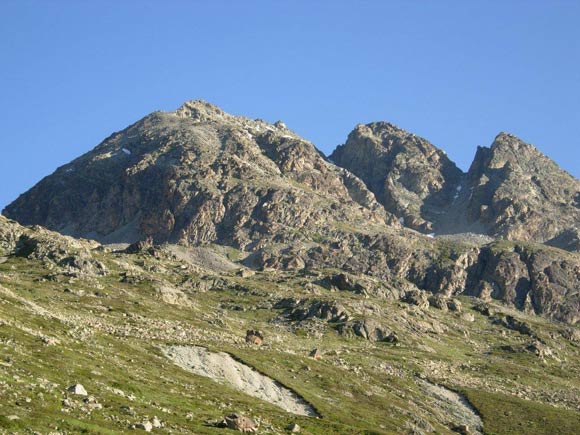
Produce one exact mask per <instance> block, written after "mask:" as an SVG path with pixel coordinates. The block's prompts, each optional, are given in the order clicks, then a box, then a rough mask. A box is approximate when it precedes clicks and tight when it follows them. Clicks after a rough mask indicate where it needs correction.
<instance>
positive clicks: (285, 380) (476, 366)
mask: <svg viewBox="0 0 580 435" xmlns="http://www.w3.org/2000/svg"><path fill="white" fill-rule="evenodd" d="M499 248H500V247H498V246H496V247H495V249H496V250H497V251H498V252H499V251H501V250H500V249H499ZM198 249H200V250H205V251H206V252H208V253H209V252H212V251H213V250H214V249H215V247H203V248H198ZM557 251H558V250H554V252H557ZM213 254H214V255H220V254H219V251H214V252H213ZM512 257H513V256H509V258H505V259H504V260H505V261H503V264H504V266H502V267H503V268H506V265H507V264H508V262H509V261H512ZM522 258H524V257H522ZM499 263H502V262H501V261H500V262H499ZM488 264H489V266H488V267H487V272H486V274H487V276H488V279H489V280H490V281H491V279H492V278H493V276H492V273H491V272H492V270H493V262H491V261H489V262H488ZM514 264H515V263H514ZM238 268H239V269H240V270H228V271H223V270H216V269H212V268H211V267H205V266H203V265H199V264H194V263H192V262H190V261H188V259H184V258H180V257H178V256H176V255H175V254H174V253H173V251H172V249H171V247H170V246H167V247H160V246H155V245H149V246H147V245H146V244H139V245H134V246H132V247H131V249H128V250H126V251H124V252H120V251H115V252H112V251H111V250H110V249H109V248H107V247H103V246H100V245H99V244H98V243H95V242H91V241H86V240H77V239H72V238H70V237H64V236H62V235H60V234H58V233H53V232H51V231H47V230H45V229H43V228H41V227H31V228H25V227H22V226H20V225H19V224H17V223H16V222H13V221H9V220H7V219H5V218H4V217H3V216H0V352H1V355H2V357H1V358H0V366H1V367H2V370H0V386H1V387H2V394H1V395H0V433H7V434H27V433H33V432H38V433H61V434H78V433H86V434H120V433H140V432H139V431H138V430H137V431H136V430H135V429H141V430H143V429H145V428H149V430H151V431H152V433H157V434H170V433H172V434H191V433H195V434H216V435H219V434H226V433H234V432H233V431H230V430H228V429H227V428H225V427H224V425H223V424H222V421H223V420H224V417H226V416H229V415H231V414H232V413H237V414H238V415H243V416H245V417H249V418H251V419H252V420H253V421H255V422H256V423H257V424H258V425H259V431H258V433H263V434H283V433H288V432H290V429H288V428H295V427H296V426H294V425H296V424H297V425H298V426H300V427H301V428H302V429H301V432H302V433H309V434H313V435H326V434H330V433H332V434H353V435H354V434H361V433H366V434H376V435H387V434H389V435H390V434H419V435H423V434H425V435H426V434H429V433H438V434H448V435H451V434H453V433H470V434H474V435H475V434H481V433H521V432H522V427H525V428H526V429H525V432H526V433H527V434H531V435H540V434H543V435H547V434H551V433H553V431H554V427H557V428H558V433H560V434H563V435H568V434H575V433H577V428H578V425H579V424H580V416H579V415H578V411H577V406H578V401H579V400H580V381H579V379H578V376H577V375H576V374H577V373H578V371H579V370H580V357H579V352H578V342H579V340H580V332H579V330H578V328H576V327H573V326H567V325H563V324H560V323H553V322H550V321H547V320H546V319H543V318H541V317H538V316H531V315H528V314H526V313H523V312H521V311H519V312H518V311H515V310H513V309H511V308H509V307H507V306H505V305H503V304H495V303H486V304H482V303H481V301H478V300H477V299H474V298H471V297H468V296H461V297H459V298H453V297H451V298H446V297H431V298H429V299H427V295H425V294H415V293H413V294H411V295H409V296H408V297H406V298H405V301H406V302H402V301H400V300H398V299H397V298H396V297H393V296H395V295H393V294H391V295H390V296H389V295H386V294H384V293H383V294H381V293H373V292H370V291H369V290H370V289H371V288H372V286H375V287H377V288H380V287H384V285H385V283H384V281H383V280H381V279H373V278H371V277H366V278H364V277H353V276H352V275H350V274H344V272H343V275H342V277H341V276H337V277H334V278H333V279H327V275H325V274H327V273H328V272H329V271H314V270H310V271H308V272H307V273H296V272H293V271H272V270H267V271H257V272H255V273H254V274H247V272H248V271H247V270H245V269H244V268H243V267H242V266H241V265H238ZM244 272H246V273H244ZM363 278H364V279H363ZM353 279H356V280H357V281H355V282H352V280H353ZM363 285H364V287H363ZM248 330H250V331H253V332H252V334H255V333H256V330H259V331H260V332H259V334H260V335H261V336H262V337H263V340H262V342H261V343H260V342H257V341H252V340H247V339H246V337H247V336H248V332H247V331H248ZM188 349H190V350H191V351H190V352H189V353H192V352H194V351H195V352H197V351H199V350H200V349H203V352H204V353H206V354H210V355H213V358H209V359H208V360H207V361H208V363H205V364H199V362H196V361H194V360H191V359H190V360H184V359H183V357H182V354H177V352H178V351H179V350H181V351H187V350H188ZM186 353H187V352H186ZM228 354H229V355H231V356H232V357H233V358H235V362H236V365H235V366H234V365H230V366H228V365H217V362H216V361H218V360H219V359H222V360H223V359H224V358H225V357H227V359H229V360H232V358H230V357H228V356H227V355H228ZM218 357H220V358H218ZM232 361H233V360H232ZM220 364H221V363H220ZM208 365H210V366H211V367H208ZM240 366H241V367H242V368H241V369H240ZM210 369H211V370H210ZM212 370H213V371H220V370H221V371H223V373H224V378H225V380H221V381H220V382H216V381H215V380H213V378H212V377H211V376H206V375H205V374H206V373H207V372H208V371H209V372H211V371H212ZM248 373H250V374H249V375H248ZM242 375H244V376H251V377H252V378H259V377H262V378H263V377H266V378H270V379H272V381H273V382H275V383H277V385H282V386H283V387H284V388H285V389H286V390H289V391H291V392H292V393H293V394H294V395H295V397H298V398H300V399H301V400H303V401H304V402H305V403H308V404H309V405H310V406H311V407H312V409H314V410H315V413H316V415H317V416H316V417H312V416H308V415H302V414H301V413H299V412H298V413H297V412H295V411H293V410H292V409H290V410H288V409H287V408H286V407H285V406H284V404H283V403H280V402H279V401H277V400H276V397H277V395H276V394H275V393H276V392H277V390H279V389H278V388H270V389H267V390H266V391H256V389H255V388H251V386H250V387H247V386H244V382H241V381H243V380H246V381H247V379H245V378H241V377H240V376H242ZM227 379H230V380H229V381H228V380H227ZM237 381H240V382H239V383H238V382H237ZM78 384H80V385H82V388H81V387H79V386H78ZM74 386H76V387H75V388H71V387H74ZM257 393H260V394H257ZM55 431H56V432H55Z"/></svg>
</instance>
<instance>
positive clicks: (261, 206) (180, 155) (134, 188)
mask: <svg viewBox="0 0 580 435" xmlns="http://www.w3.org/2000/svg"><path fill="white" fill-rule="evenodd" d="M3 213H4V214H5V215H6V216H8V217H11V218H14V219H17V220H18V221H19V222H21V223H23V224H39V225H42V226H44V227H46V228H49V229H53V230H56V231H59V232H61V233H64V234H69V235H73V236H75V237H87V238H92V239H95V240H99V241H103V242H105V241H106V242H109V243H111V242H128V243H132V242H135V241H137V240H140V239H143V238H146V237H152V238H153V239H154V240H155V241H156V242H166V241H167V242H172V243H179V244H183V245H194V244H200V243H201V244H204V243H210V242H217V243H223V244H227V245H232V246H235V247H239V248H242V249H243V248H245V247H247V246H252V247H253V246H254V245H257V244H259V243H260V241H262V240H269V241H281V242H284V241H290V240H294V239H302V240H310V239H313V238H315V237H317V235H319V236H320V235H323V234H325V233H330V232H332V231H334V230H336V228H338V227H341V226H344V227H348V226H351V227H362V226H368V227H372V226H383V227H384V226H385V225H386V223H391V224H393V223H395V220H394V218H392V217H391V216H389V215H387V214H386V213H385V212H384V209H383V208H382V207H381V206H380V205H379V204H378V203H377V202H376V201H375V198H374V195H373V194H372V193H371V192H370V191H368V190H367V188H366V187H365V185H364V184H363V183H362V182H361V181H360V180H359V179H358V178H356V177H355V176H353V175H352V174H351V173H350V172H348V171H345V170H344V169H341V168H338V167H336V166H334V165H332V164H329V163H328V162H327V161H326V159H325V158H324V156H323V155H322V154H321V153H320V152H319V151H318V150H316V148H315V147H314V146H313V145H312V144H311V143H309V142H308V141H306V140H304V139H302V138H300V137H299V136H297V135H296V134H294V133H293V132H292V131H290V130H289V129H288V128H287V127H286V126H285V125H284V124H283V123H281V122H278V123H276V124H274V125H271V124H268V123H266V122H264V121H261V120H250V119H247V118H243V117H239V116H232V115H229V114H226V113H225V112H223V111H222V110H220V109H219V108H217V107H215V106H213V105H211V104H208V103H205V102H202V101H190V102H187V103H185V104H184V105H183V106H182V107H180V108H179V109H178V110H176V111H175V112H170V113H165V112H155V113H152V114H151V115H149V116H146V117H145V118H143V119H141V120H140V121H138V122H137V123H135V124H133V125H131V126H130V127H128V128H127V129H125V130H123V131H121V132H119V133H115V134H113V135H111V136H110V137H109V138H107V139H106V140H105V141H103V142H102V143H101V144H100V145H99V146H97V147H96V148H95V149H94V150H92V151H91V152H89V153H87V154H85V155H83V156H81V157H79V158H78V159H76V160H74V161H73V162H71V163H70V164H67V165H65V166H63V167H61V168H59V169H58V170H57V171H56V172H55V173H54V174H52V175H50V176H48V177H46V178H45V179H43V180H42V181H41V182H40V183H38V184H37V185H36V186H35V187H33V188H32V189H31V190H30V191H29V192H27V193H26V194H24V195H21V196H20V197H19V198H18V199H17V200H16V201H14V202H13V203H12V204H10V205H9V206H8V207H7V208H6V209H5V210H4V212H3Z"/></svg>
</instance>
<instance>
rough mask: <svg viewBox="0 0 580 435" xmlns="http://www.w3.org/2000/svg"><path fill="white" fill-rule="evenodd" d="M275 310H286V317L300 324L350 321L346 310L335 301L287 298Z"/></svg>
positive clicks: (275, 306)
mask: <svg viewBox="0 0 580 435" xmlns="http://www.w3.org/2000/svg"><path fill="white" fill-rule="evenodd" d="M274 308H286V311H285V313H284V314H285V316H286V317H288V318H289V319H290V320H297V321H300V322H301V321H304V320H310V319H315V318H316V319H321V320H325V321H327V322H345V321H347V320H348V319H349V315H348V313H347V311H346V309H345V308H344V307H343V306H342V305H341V304H339V303H338V302H335V301H320V300H299V299H298V300H297V299H292V298H285V299H282V300H280V301H279V302H278V303H276V305H274Z"/></svg>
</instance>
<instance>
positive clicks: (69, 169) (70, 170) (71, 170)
mask: <svg viewBox="0 0 580 435" xmlns="http://www.w3.org/2000/svg"><path fill="white" fill-rule="evenodd" d="M73 171H74V169H73V168H68V169H66V170H65V171H64V172H73Z"/></svg>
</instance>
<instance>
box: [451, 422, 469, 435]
mask: <svg viewBox="0 0 580 435" xmlns="http://www.w3.org/2000/svg"><path fill="white" fill-rule="evenodd" d="M452 430H453V432H457V433H459V434H461V435H471V431H470V430H469V426H467V425H466V424H459V425H457V426H454V427H453V429H452Z"/></svg>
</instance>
